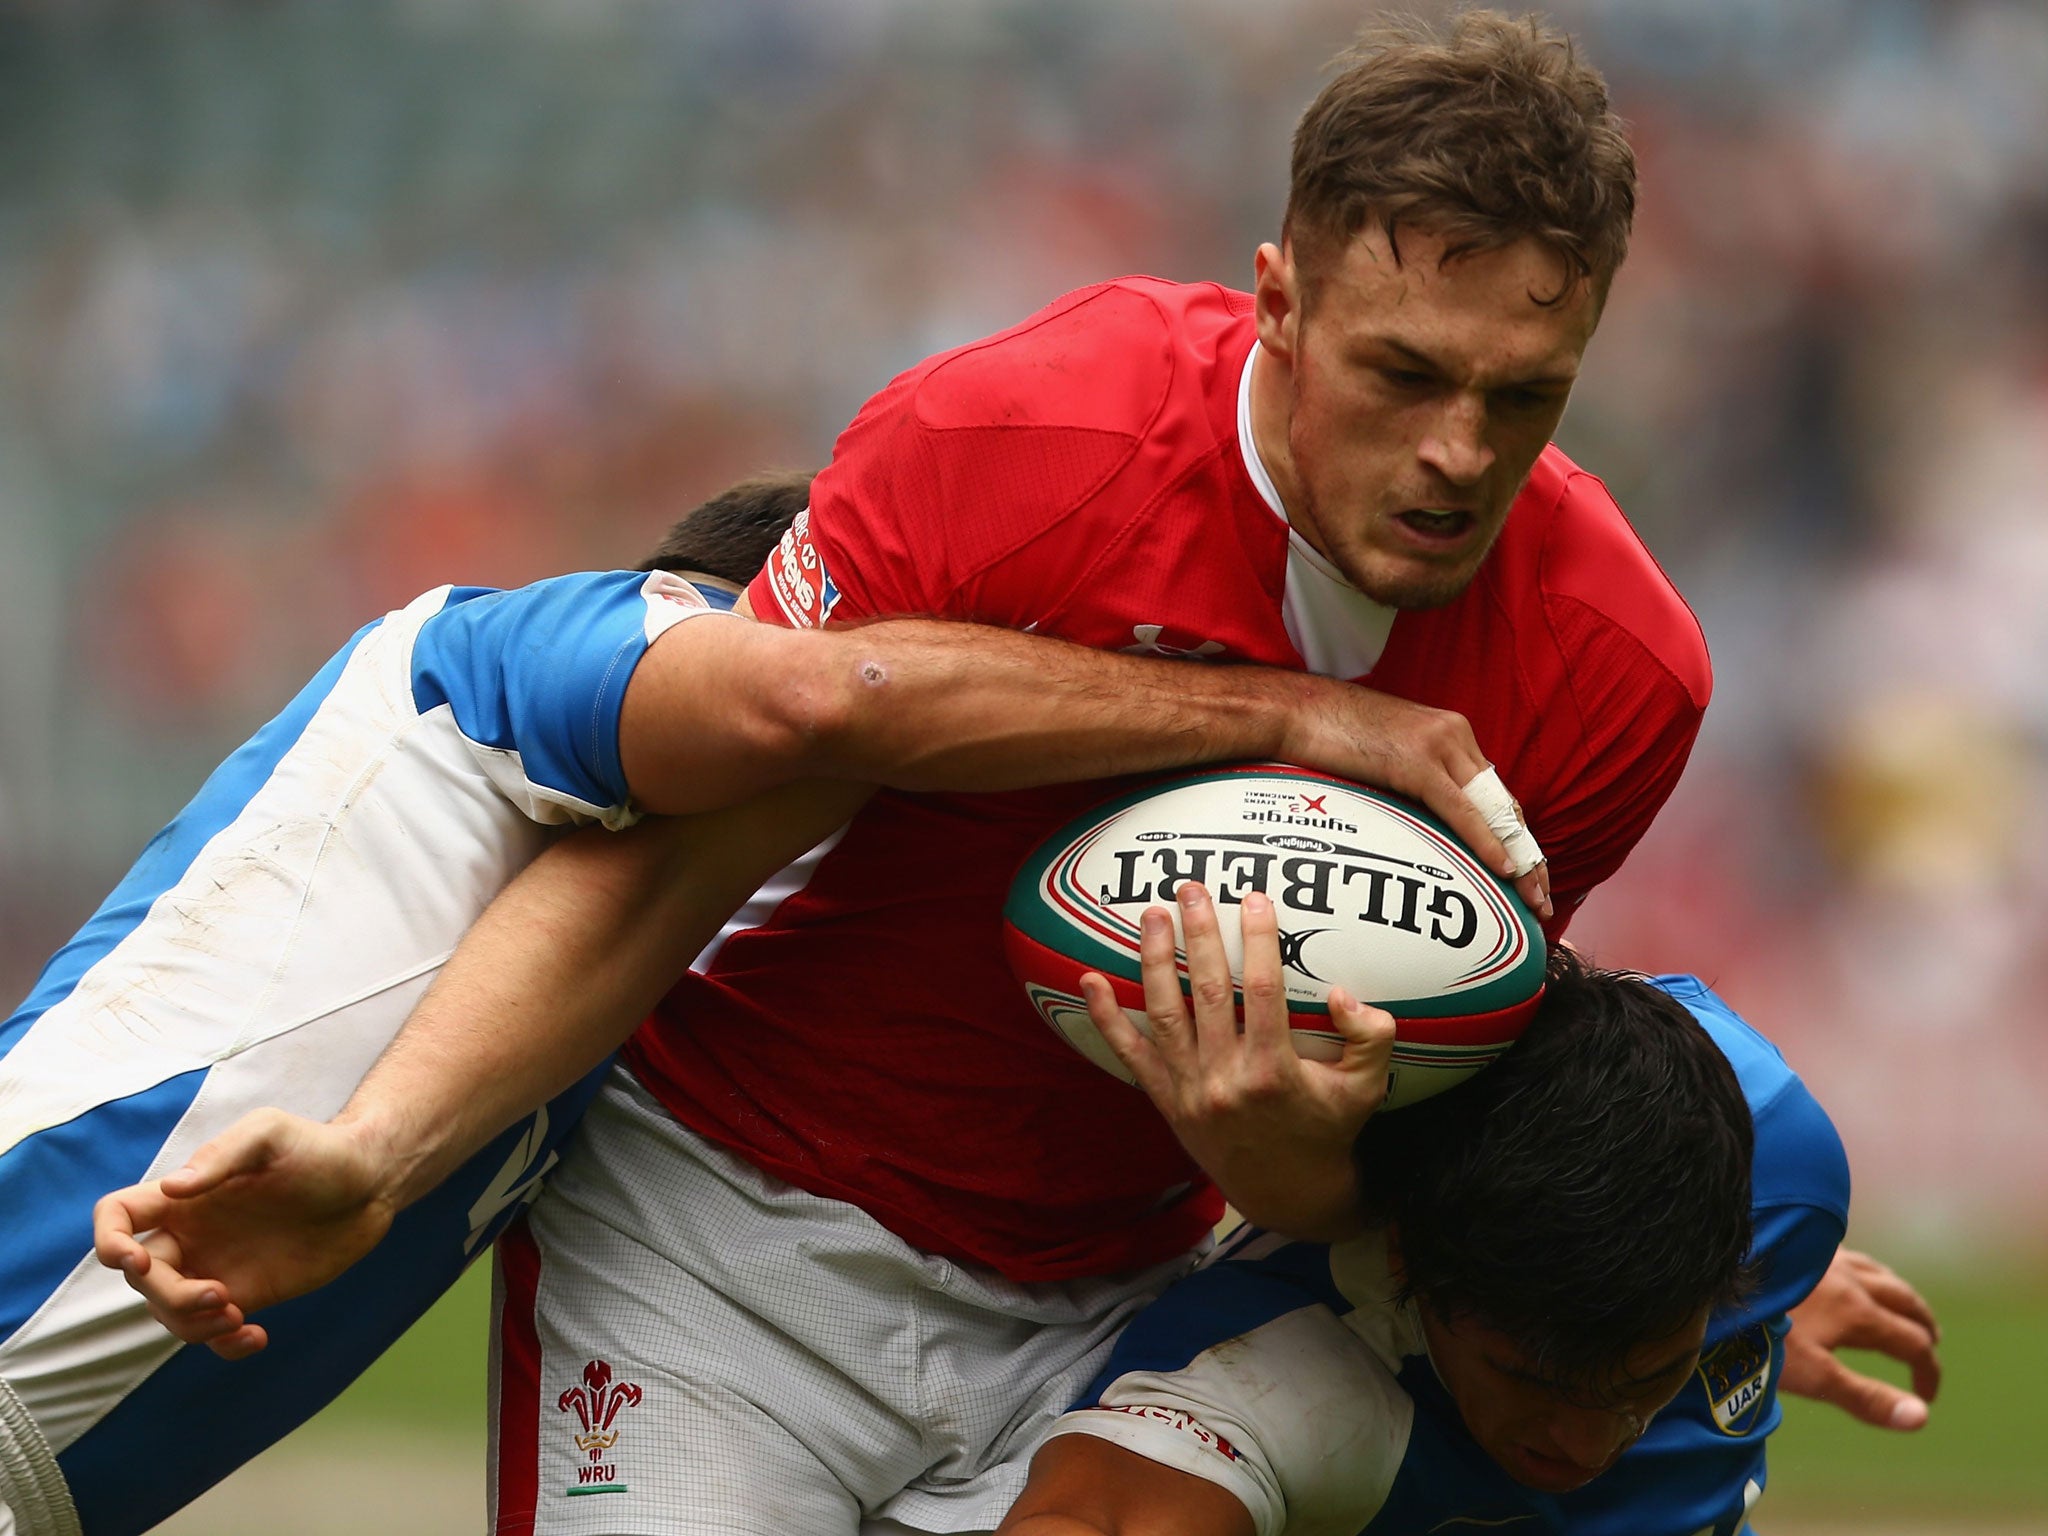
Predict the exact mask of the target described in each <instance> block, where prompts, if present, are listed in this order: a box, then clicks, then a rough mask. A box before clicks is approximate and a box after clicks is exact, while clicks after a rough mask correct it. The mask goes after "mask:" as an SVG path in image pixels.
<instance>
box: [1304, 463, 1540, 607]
mask: <svg viewBox="0 0 2048 1536" xmlns="http://www.w3.org/2000/svg"><path fill="white" fill-rule="evenodd" d="M1304 493H1305V496H1306V499H1307V500H1308V502H1309V515H1310V517H1311V518H1313V519H1314V521H1315V526H1316V527H1317V528H1318V529H1319V530H1323V538H1324V542H1325V543H1326V544H1329V545H1330V547H1331V552H1330V562H1331V564H1333V565H1335V566H1336V567H1337V569H1338V570H1340V571H1342V572H1343V573H1344V579H1345V580H1347V581H1349V582H1350V583H1351V585H1352V586H1354V587H1356V588H1357V589H1358V590H1359V591H1360V592H1363V593H1364V594H1365V595H1366V596H1367V597H1369V598H1371V599H1372V600H1373V601H1374V602H1376V603H1379V604H1381V605H1382V606H1384V607H1388V608H1392V609H1395V610H1396V611H1397V612H1402V613H1409V612H1421V611H1423V610H1425V609H1430V608H1442V607H1445V606H1447V605H1449V604H1451V603H1454V602H1456V601H1457V600H1458V598H1459V597H1460V596H1461V595H1462V594H1463V593H1464V591H1465V589H1466V588H1467V587H1469V586H1471V585H1472V583H1473V581H1474V580H1476V579H1477V578H1478V575H1479V570H1480V567H1481V566H1483V565H1485V564H1486V557H1487V555H1489V554H1491V553H1492V551H1493V546H1494V542H1495V541H1496V540H1498V539H1499V537H1500V531H1499V530H1498V529H1496V530H1495V531H1494V535H1493V538H1491V539H1488V540H1487V541H1486V548H1485V549H1484V550H1482V551H1481V552H1480V555H1479V558H1478V559H1476V560H1474V561H1473V562H1472V563H1471V564H1470V565H1459V566H1456V567H1451V568H1445V569H1441V570H1433V569H1431V568H1430V567H1429V566H1427V565H1426V564H1423V563H1422V562H1420V561H1416V560H1413V559H1408V560H1402V559H1399V558H1398V557H1396V556H1391V555H1381V554H1380V553H1379V552H1378V551H1375V550H1372V549H1370V548H1368V549H1366V550H1362V551H1361V550H1357V549H1352V548H1347V547H1344V546H1341V545H1338V544H1336V543H1335V541H1334V540H1331V539H1330V537H1329V533H1328V529H1329V526H1330V525H1329V524H1328V523H1326V522H1325V521H1323V519H1322V517H1321V515H1320V509H1319V507H1318V506H1317V504H1316V502H1315V499H1314V497H1313V496H1312V495H1307V494H1306V487H1304ZM1390 566H1398V567H1400V568H1399V569H1388V568H1387V567H1390Z"/></svg>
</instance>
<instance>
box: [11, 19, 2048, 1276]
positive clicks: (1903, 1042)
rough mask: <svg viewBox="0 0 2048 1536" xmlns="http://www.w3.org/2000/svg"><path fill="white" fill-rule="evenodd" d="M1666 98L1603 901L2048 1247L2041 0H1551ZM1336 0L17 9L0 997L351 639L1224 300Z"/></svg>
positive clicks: (1625, 100) (1844, 1107)
mask: <svg viewBox="0 0 2048 1536" xmlns="http://www.w3.org/2000/svg"><path fill="white" fill-rule="evenodd" d="M1551 10H1552V13H1553V14H1555V15H1556V16H1558V17H1559V18H1560V19H1561V20H1563V21H1565V22H1566V23H1568V24H1569V25H1571V26H1572V27H1573V28H1574V29H1575V30H1577V32H1578V33H1579V35H1580V36H1581V38H1582V39H1583V41H1584V42H1585V44H1586V46H1587V48H1588V49H1589V51H1590V52H1591V54H1592V55H1593V57H1594V58H1595V59H1596V60H1597V61H1598V62H1599V63H1601V64H1602V65H1603V66H1604V67H1605V68H1606V70H1607V72H1608V74H1609V76H1610V79H1611V80H1612V82H1613V85H1614V88H1615V92H1616V95H1617V98H1618V101H1619V105H1620V107H1621V110H1622V111H1623V112H1624V114H1625V115H1626V116H1627V117H1628V118H1629V119H1630V120H1631V122H1632V123H1633V125H1634V135H1635V142H1636V145H1637V148H1638V151H1639V153H1640V155H1641V159H1642V167H1643V178H1644V193H1643V201H1642V211H1641V216H1640V219H1639V222H1638V225H1637V234H1636V240H1635V246H1634V254H1633V255H1632V257H1631V259H1630V262H1629V264H1628V266H1627V268H1626V269H1625V270H1624V272H1623V273H1622V276H1621V278H1620V280H1619V283H1618V285H1617V287H1616V289H1615V293H1614V298H1613V301H1612V304H1611V305H1610V308H1609V312H1608V315H1607V318H1606V321H1605V323H1604V325H1603V327H1602V329H1601V332H1600V335H1599V336H1598V338H1597V339H1596V341H1595V343H1594V349H1593V352H1592V354H1591V358H1590V362H1589V367H1588V371H1587V374H1586V378H1585V382H1584V384H1583V385H1582V387H1581V389H1580V391H1579V394H1578V396H1577V398H1576V399H1575V400H1574V402H1573V405H1572V408H1571V411H1570V414H1569V416H1568V417H1567V419H1566V422H1565V426H1564V430H1563V433H1562V441H1563V443H1564V445H1565V446H1566V448H1567V449H1568V450H1569V451H1571V452H1572V453H1573V454H1574V455H1575V456H1576V457H1578V458H1579V459H1580V460H1581V461H1582V462H1583V463H1585V464H1586V465H1587V466H1588V467H1590V468H1592V469H1594V470H1596V471H1597V472H1598V473H1600V474H1602V475H1603V476H1604V477H1605V478H1606V479H1607V481H1608V483H1609V484H1610V486H1611V487H1612V488H1613V489H1614V491H1615V493H1616V495H1617V496H1618V497H1619V499H1620V501H1621V503H1622V505H1623V506H1624V507H1625V508H1626V509H1627V510H1628V512H1629V514H1630V515H1631V517H1632V518H1633V519H1634V521H1635V523H1636V526H1637V527H1638V528H1639V529H1640V530H1641V531H1642V533H1643V535H1644V537H1645V538H1646V539H1647V540H1648V541H1649V544H1650V546H1651V547H1652V549H1653V550H1654V551H1655V552H1656V553H1657V555H1658V557H1659V558H1660V559H1661V560H1662V561H1663V562H1664V563H1665V565H1666V566H1667V568H1668V569H1669V570H1670V571H1671V572H1672V574H1673V575H1674V576H1675V577H1676V579H1677V581H1678V583H1679V585H1680V587H1681V588H1682V589H1683V590H1684V591H1685V593H1686V594H1687V595H1688V597H1689V598H1690V599H1691V601H1692V602H1693V604H1694V606H1695V607H1696V609H1697V610H1698V612H1699V614H1700V616H1701V619H1702V620H1703V622H1704V624H1705V626H1706V630H1707V633H1708V637H1709V639H1710V642H1711V643H1712V646H1713V650H1714V655H1715V661H1716V669H1717V673H1718V688H1717V695H1716V700H1715V703H1714V706H1713V708H1712V710H1711V711H1710V713H1709V715H1708V719H1707V726H1706V730H1705V733H1704V735H1703V737H1702V739H1701V741H1700V744H1699V748H1698V750H1697V752H1696V754H1695V757H1694V759H1693V763H1692V766H1691V769H1690V771H1689V774H1688V777H1687V779H1686V781H1685V783H1684V785H1683V786H1682V787H1681V789H1680V790H1679V792H1678V794H1677V796H1676V798H1675V799H1674V800H1673V802H1672V803H1671V805H1670V807H1669V809H1668V810H1667V811H1666V812H1665V814H1664V817H1663V819H1662V821H1661V823H1660V824H1659V826H1658V828H1657V829H1656V830H1655V832H1653V834H1652V835H1651V837H1650V839H1649V840H1648V841H1647V842H1646V843H1645V845H1644V846H1643V848H1642V849H1641V850H1640V851H1639V852H1638V854H1637V855H1636V857H1635V860H1634V862H1633V863H1632V864H1631V866H1630V867H1629V869H1628V870H1627V871H1626V872H1625V873H1624V874H1623V876H1622V877H1621V878H1620V879H1619V880H1617V881H1616V882H1614V883H1613V885H1611V886H1610V887H1609V888H1608V889H1607V890H1605V891H1603V892H1602V893H1600V894H1599V895H1596V896H1595V898H1594V899H1593V900H1592V902H1591V903H1590V904H1589V905H1588V907H1587V909H1586V911H1585V913H1584V915H1583V916H1582V917H1581V919H1580V920H1579V921H1578V923H1577V925H1576V927H1575V929H1574V937H1575V938H1577V939H1578V940H1579V941H1580V942H1581V943H1582V945H1585V946H1587V947H1589V948H1591V949H1592V950H1593V951H1594V952H1595V953H1596V954H1597V955H1598V956H1599V957H1600V958H1602V959H1603V960H1606V961H1608V962H1610V963H1626V964H1630V965H1634V966H1637V967H1641V968H1646V969H1663V968H1672V969H1685V970H1692V971H1697V972H1699V973H1701V974H1703V975H1704V976H1706V977H1707V978H1708V980H1710V981H1711V982H1713V983H1714V984H1715V985H1717V986H1719V987H1720V988H1721V989H1722V990H1723V991H1724V992H1725V994H1726V995H1727V996H1729V997H1730V998H1731V999H1732V1000H1733V1001H1734V1002H1735V1003H1736V1004H1737V1005H1738V1006H1739V1007H1741V1008H1743V1009H1744V1010H1745V1011H1746V1012H1747V1013H1748V1014H1749V1015H1750V1016H1751V1017H1752V1018H1753V1019H1754V1020H1755V1021H1756V1022H1757V1023H1759V1024H1760V1025H1761V1026H1762V1027H1764V1028H1765V1029H1766V1030H1767V1031H1768V1032H1770V1033H1771V1034H1773V1035H1774V1036H1775V1037H1776V1038H1777V1039H1778V1040H1780V1041H1781V1042H1782V1043H1783V1045H1784V1047H1785V1049H1786V1052H1787V1054H1788V1055H1789V1056H1790V1057H1791V1058H1792V1060H1793V1061H1794V1063H1795V1064H1796V1065H1797V1066H1799V1067H1800V1068H1802V1069H1803V1070H1804V1071H1805V1072H1806V1074H1807V1076H1808V1077H1809V1078H1810V1079H1811V1080H1812V1081H1813V1082H1814V1083H1815V1085H1816V1086H1817V1088H1818V1089H1819V1091H1820V1093H1821V1096H1822V1098H1823V1099H1824V1101H1825V1102H1826V1103H1827V1104H1828V1105H1829V1107H1830V1108H1831V1109H1832V1110H1833V1112H1834V1113H1835V1115H1836V1117H1837V1119H1838V1120H1839V1122H1840V1123H1841V1124H1842V1126H1843V1128H1844V1130H1845V1132H1846V1134H1847V1136H1848V1139H1849V1142H1850V1145H1851V1150H1852V1154H1853V1156H1854V1158H1855V1161H1856V1170H1857V1178H1858V1197H1859V1211H1858V1223H1859V1231H1861V1232H1863V1233H1864V1234H1866V1235H1870V1234H1875V1233H1883V1234H1897V1235H1898V1237H1899V1238H1900V1239H1901V1240H1907V1241H1908V1245H1909V1246H1911V1241H1910V1240H1914V1239H1917V1240H1919V1241H1922V1242H1926V1243H1932V1244H1952V1243H1957V1242H1961V1243H1964V1244H1965V1245H1966V1246H1967V1248H1968V1250H1969V1251H1972V1252H1981V1251H1985V1250H2004V1251H2006V1252H2009V1253H2013V1254H2032V1255H2034V1256H2037V1257H2038V1256H2040V1255H2041V1254H2042V1253H2043V1252H2048V1247H2044V1244H2043V1242H2042V1239H2043V1237H2044V1235H2048V1220H2044V1218H2048V1115H2044V1114H2043V1113H2042V1112H2041V1107H2040V1106H2041V1105H2042V1103H2043V1102H2044V1100H2048V1019H2044V1017H2043V1014H2044V1008H2043V1005H2042V1003H2041V1001H2040V999H2041V997H2042V995H2043V992H2044V990H2048V943H2044V942H2043V939H2044V937H2048V841H2044V832H2048V826H2044V820H2048V818H2044V814H2043V809H2042V808H2043V806H2044V805H2048V515H2044V510H2048V509H2044V501H2048V9H2044V8H2043V7H2042V6H2041V5H2040V4H2039V3H2037V0H1797V3H1790V0H1787V3H1778V0H1714V3H1712V4H1701V3H1697V0H1555V3H1554V4H1553V5H1552V6H1551ZM1360 15H1361V8H1360V6H1359V5H1358V4H1357V3H1356V0H1346V3H1334V0H1256V3H1253V4H1245V3H1243V0H690V3H688V4H683V3H674V4H669V3H654V0H612V3H597V0H408V3H398V0H350V3H345V4H344V3H324V0H323V3H260V4H259V3H242V4H235V5H217V6H202V5H196V4H176V5H157V6H140V5H112V4H86V3H71V4H61V3H45V4H41V5H23V6H17V7H11V8H9V10H8V11H7V12H6V13H5V15H4V17H0V144H4V153H0V987H4V989H5V991H6V997H5V999H4V1003H5V1005H7V1006H11V1005H12V1003H13V1001H14V1000H15V998H17V997H19V996H20V994H21V993H22V992H23V991H25V990H26V988H27V986H28V984H29V982H30V980H31V979H32V976H33V973H34V970H35V968H36V967H37V966H38V965H39V964H40V962H41V960H42V958H43V957H44V956H45V955H46V954H47V953H48V952H49V951H50V950H51V949H53V948H54V947H55V946H56V945H57V944H59V943H61V942H62V941H63V939H64V938H65V937H66V936H67V935H68V934H69V932H70V931H71V929H72V928H73V927H74V926H75V925H76V923H77V922H78V921H79V920H80V919H82V918H83V917H84V915H85V914H86V913H87V912H88V911H89V910H90V909H91V908H92V906H93V905H94V904H95V903H96V902H97V900H98V899H99V897H100V896H101V895H102V894H103V893H104V891H105V890H106V888H107V887H108V886H109V885H110V884H111V883H112V882H113V880H114V879H116V878H117V877H118V876H119V874H120V872H121V871H122V870H123V869H124V868H125V867H126V865H127V863H128V862H129V860H130V859H131V858H132V857H133V856H134V854H135V852H136V851H137V849H138V848H139V847H140V845H141V843H142V842H143V840H144V839H145V838H146V837H147V836H148V835H149V834H150V833H151V832H152V831H153V830H154V829H155V828H156V827H157V826H158V825H159V824H160V823H161V822H163V821H164V820H165V819H166V818H168V817H169V816H170V815H171V814H172V813H173V812H175V811H176V809H177V808H178V806H179V805H180V804H181V803H182V802H183V801H184V800H185V798H186V797H187V796H188V795H189V794H190V793H191V792H192V790H193V789H194V788H195V787H196V785H197V783H198V781H199V779H200V777H201V776H202V774H203V772H204V771H205V770H206V769H207V768H208V767H209V766H210V765H211V764H212V763H213V762H214V761H215V760H216V759H217V758H218V757H219V756H220V755H221V754H222V753H223V752H225V751H226V750H227V749H228V748H230V747H232V746H233V745H234V744H235V743H236V742H237V741H239V740H240V739H241V738H242V736H244V735H245V734H246V733H247V732H248V731H249V730H250V729H251V728H252V727H253V726H254V725H256V724H257V723H258V722H260V721H261V720H262V719H264V718H266V717H267V716H268V715H269V714H270V713H272V712H273V711H274V710H275V709H276V708H277V707H278V706H279V705H280V704H281V703H282V702H283V701H284V700H285V699H286V698H287V697H288V696H289V695H290V694H291V693H292V692H293V691H294V690H295V688H296V687H297V685H298V684H299V682H301V681H302V680H303V679H304V677H305V676H307V675H308V674H309V673H310V672H311V671H312V670H313V669H314V668H315V667H317V665H318V664H319V663H320V662H321V661H322V660H323V659H324V658H325V657H326V656H327V655H328V654H329V653H330V652H331V651H332V650H333V649H334V648H335V647H336V646H337V645H338V644H339V643H340V642H341V641H342V640H343V639H344V638H345V637H346V636H347V634H348V633H350V632H351V631H352V630H353V629H354V628H355V627H356V626H357V625H359V624H360V623H361V622H363V620H364V619H365V618H367V617H369V616H370V615H373V614H375V613H378V612H381V611H383V610H384V609H386V608H388V607H390V606H393V605H395V604H397V603H399V602H402V601H403V600H405V599H407V598H409V597H411V596H413V595H414V594H416V593H418V592H420V591H422V590H424V589H426V588H428V587H430V586H433V585H436V584H438V583H440V582H442V581H449V580H453V581H458V582H466V583H488V584H510V583H517V582H522V581H525V580H528V579H531V578H534V577H537V576H541V575H546V574H550V573H554V572H557V571H562V570H567V569H572V568H578V567H585V566H593V565H595V566H605V565H613V564H624V563H630V562H631V561H632V560H633V559H635V558H637V556H638V555H639V554H640V553H641V552H642V550H643V548H644V547H646V546H647V545H649V543H650V541H651V540H652V538H653V537H654V536H655V534H656V533H657V532H658V531H659V530H660V529H661V528H662V527H663V526H665V524H666V523H667V521H668V520H670V519H671V518H672V517H673V516H674V515H676V514H678V513H680V512H681V511H683V510H685V509H686V508H688V507H689V506H690V505H692V504H693V503H694V502H695V501H696V500H697V499H699V498H700V497H701V496H703V495H704V494H706V493H708V492H710V491H713V490H715V489H717V488H718V487H719V486H721V485H722V484H724V483H725V482H727V481H728V480H730V479H732V478H734V477H735V476H737V475H739V474H741V473H743V472H746V471H748V470H751V469H755V468H758V467H762V466H766V465H783V466H808V465H814V464H818V463H821V462H823V461H824V459H825V458H826V457H827V455H828V454H829V451H830V447H831V442H832V439H833V436H834V434H835V432H836V431H837V430H838V428H839V427H840V426H841V425H843V424H844V423H845V421H846V420H847V419H848V418H849V417H850V416H851V415H852V413H853V412H854V411H855V410H856V409H857V408H858V406H859V405H860V403H861V401H862V400H863V399H864V398H865V397H866V396H867V395H868V394H869V393H871V392H872V391H873V390H874V389H876V388H877V387H879V386H880V385H881V384H882V383H883V382H884V381H885V380H886V379H887V378H888V377H889V376H890V375H891V374H893V373H894V372H896V371H897V370H899V369H901V368H903V367H905V366H907V365H908V364H910V363H912V362H914V361H916V360H917V359H918V358H920V357H921V356H923V355H925V354H927V353H929V352H931V351H933V350H936V349H938V348H941V347H945V346H949V345H952V344H955V343H958V342H961V341H965V340H968V339H970V338H972V337H975V336H978V335H981V334H984V333H986V332H988V331H991V330H994V329H997V328H1000V327H1002V326H1004V325H1007V324H1009V323H1011V322H1013V321H1015V320H1017V319H1019V318H1021V317H1022V316H1024V315H1025V314H1027V313H1028V312H1030V311H1031V310H1033V309H1035V308H1036V307H1038V306H1039V305H1041V304H1042V303H1044V302H1045V301H1047V300H1049V299H1051V298H1053V297H1054V296H1055V295H1057V294H1059V293H1061V292H1063V291H1065V290H1066V289H1069V288H1072V287H1076V286H1079V285H1081V284H1084V283H1088V282H1092V281H1096V280H1099V279H1101V278H1104V277H1108V276H1112V275H1115V274H1119V273H1124V272H1133V271H1144V272H1151V273H1156V274H1159V275H1163V276H1167V277H1173V278H1181V279H1204V278H1214V279H1219V280H1222V281H1225V282H1230V283H1234V284H1238V285H1240V286H1242V285H1244V284H1246V283H1248V281H1249V277H1250V270H1251V253H1252V250H1253V248H1254V246H1255V244H1256V243H1257V242H1258V241H1260V240H1261V239H1264V238H1267V237H1269V236H1270V235H1272V234H1273V233H1274V231H1275V229H1276V226H1277V223H1278V219H1279V214H1280V209H1281V204H1282V201H1283V199H1284V195H1285V183H1286V157H1287V140H1288V135H1289V132H1290V129H1291V126H1292V123H1293V120H1294V118H1295V116H1296V115H1297V113H1298V112H1299V110H1300V109H1301V107H1302V106H1303V105H1304V104H1305V102H1306V101H1307V99H1308V98H1309V96H1310V95H1311V94H1312V93H1313V91H1314V90H1315V88H1316V85H1317V82H1318V78H1319V71H1320V69H1321V66H1322V65H1323V64H1324V62H1325V61H1326V60H1327V59H1328V58H1329V56H1330V55H1331V54H1332V53H1333V52H1334V51H1336V50H1337V49H1338V48H1339V47H1340V46H1341V45H1342V44H1343V43H1344V42H1345V40H1346V39H1347V37H1348V36H1349V35H1350V33H1351V31H1352V30H1353V29H1354V28H1355V26H1356V25H1357V23H1358V21H1359V19H1360Z"/></svg>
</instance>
